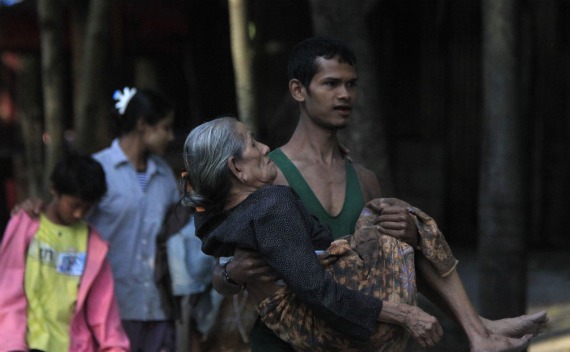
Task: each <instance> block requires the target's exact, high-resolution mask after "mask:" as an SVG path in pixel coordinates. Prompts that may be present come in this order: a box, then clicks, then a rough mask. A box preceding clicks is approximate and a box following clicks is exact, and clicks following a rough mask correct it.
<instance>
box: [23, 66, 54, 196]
mask: <svg viewBox="0 0 570 352" xmlns="http://www.w3.org/2000/svg"><path fill="white" fill-rule="evenodd" d="M21 60H22V61H21V62H22V70H21V71H20V72H18V80H17V82H18V87H17V89H18V91H17V96H18V100H17V101H18V120H19V121H20V127H21V131H22V140H23V142H24V156H25V165H26V170H27V172H26V175H27V180H26V181H27V182H26V184H27V186H28V189H27V190H28V192H27V196H26V197H32V198H38V197H44V196H47V194H46V193H47V189H46V188H44V184H43V176H44V173H45V172H44V169H43V160H44V150H43V144H42V132H43V130H44V128H43V123H42V97H41V94H42V92H41V88H40V87H41V82H40V62H39V58H38V57H37V56H35V55H22V56H21Z"/></svg>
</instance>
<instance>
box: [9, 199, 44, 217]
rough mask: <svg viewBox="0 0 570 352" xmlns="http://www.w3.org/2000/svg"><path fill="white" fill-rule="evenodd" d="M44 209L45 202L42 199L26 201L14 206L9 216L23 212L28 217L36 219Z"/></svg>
mask: <svg viewBox="0 0 570 352" xmlns="http://www.w3.org/2000/svg"><path fill="white" fill-rule="evenodd" d="M44 208H45V202H44V201H43V200H42V199H39V198H35V199H30V198H28V199H26V200H24V201H23V202H21V203H19V204H16V206H15V207H14V208H13V209H12V211H11V212H10V215H12V216H13V215H16V213H18V212H19V211H20V210H23V211H25V212H26V213H27V214H28V215H29V216H30V217H32V218H37V217H39V216H40V213H41V212H42V210H43V209H44Z"/></svg>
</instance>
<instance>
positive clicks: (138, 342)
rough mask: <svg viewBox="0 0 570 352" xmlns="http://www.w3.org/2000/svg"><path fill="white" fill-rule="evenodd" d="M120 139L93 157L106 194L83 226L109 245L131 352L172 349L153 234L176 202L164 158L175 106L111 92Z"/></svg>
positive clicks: (145, 95) (132, 92)
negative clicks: (101, 173) (156, 276)
mask: <svg viewBox="0 0 570 352" xmlns="http://www.w3.org/2000/svg"><path fill="white" fill-rule="evenodd" d="M114 99H115V101H116V104H115V116H114V117H115V120H116V125H117V131H118V137H117V139H115V140H114V141H113V142H112V144H111V146H109V147H108V148H106V149H104V150H102V151H100V152H98V153H96V154H95V155H94V158H95V159H96V160H97V161H99V162H100V163H101V164H102V165H103V168H104V170H105V174H106V177H107V183H108V185H107V188H108V191H107V194H106V195H105V196H104V198H103V199H102V200H101V202H99V204H98V205H97V206H96V207H95V208H94V209H93V211H92V213H90V214H89V216H88V220H89V221H90V222H91V223H92V224H93V225H94V226H95V227H96V228H97V229H98V230H99V231H100V232H101V235H102V236H103V237H104V238H105V239H106V240H107V241H108V242H109V245H110V248H109V254H108V259H109V262H110V264H111V267H112V269H113V275H114V278H115V288H116V293H117V298H118V301H119V308H120V311H121V319H122V321H123V326H124V328H125V330H126V332H127V334H128V336H129V339H130V340H131V348H132V350H133V351H138V350H139V349H140V350H141V351H159V350H166V351H171V350H174V324H173V321H172V317H171V313H170V312H168V311H167V309H166V307H165V306H164V302H165V299H164V297H161V295H160V294H159V289H158V287H157V285H156V283H155V281H154V258H155V251H156V236H157V235H158V233H159V231H160V228H161V225H162V223H163V220H164V217H165V215H166V213H167V210H168V208H170V207H171V206H172V205H173V204H175V203H176V202H177V200H178V199H179V193H178V191H177V186H176V179H175V177H174V173H173V171H172V168H171V167H170V166H169V165H168V164H167V163H166V161H164V159H162V158H161V155H163V154H164V153H165V151H166V149H167V146H168V144H169V143H170V142H172V140H173V139H174V134H173V132H172V124H173V122H174V106H173V104H172V103H171V102H170V100H168V99H167V98H165V97H164V96H162V95H160V94H158V93H156V92H153V91H149V90H143V89H139V90H137V89H135V88H124V89H123V90H122V91H117V92H115V95H114Z"/></svg>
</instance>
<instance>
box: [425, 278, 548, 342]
mask: <svg viewBox="0 0 570 352" xmlns="http://www.w3.org/2000/svg"><path fill="white" fill-rule="evenodd" d="M417 285H418V291H419V292H421V294H422V295H424V296H425V297H426V298H427V299H428V300H429V301H430V302H431V303H433V304H435V306H436V307H437V308H439V309H440V310H441V311H442V312H444V313H445V314H447V316H448V317H450V318H452V319H454V320H455V322H456V323H459V321H458V320H457V319H456V317H455V316H454V315H453V313H452V312H451V310H450V309H449V307H448V306H447V305H446V304H445V302H444V301H443V299H442V298H441V297H440V296H438V294H437V293H436V292H435V291H434V290H433V289H432V288H431V287H430V286H429V285H428V283H427V282H426V281H425V280H424V279H423V276H422V275H418V277H417ZM479 318H480V319H481V322H482V323H483V325H484V326H485V327H486V328H487V330H489V331H493V332H494V333H496V334H499V335H504V336H507V337H514V338H519V337H523V336H525V335H527V334H532V335H537V334H539V333H541V332H542V331H544V329H545V327H546V324H547V323H548V316H547V314H546V312H545V311H540V312H537V313H534V314H530V315H521V316H518V317H513V318H505V319H498V320H489V319H485V318H483V317H481V316H479Z"/></svg>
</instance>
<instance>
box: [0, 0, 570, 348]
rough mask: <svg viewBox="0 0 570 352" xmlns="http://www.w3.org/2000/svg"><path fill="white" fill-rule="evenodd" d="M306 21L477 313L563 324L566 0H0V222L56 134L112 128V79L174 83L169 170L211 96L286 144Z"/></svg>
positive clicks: (384, 164) (360, 146) (358, 127)
mask: <svg viewBox="0 0 570 352" xmlns="http://www.w3.org/2000/svg"><path fill="white" fill-rule="evenodd" d="M312 35H329V36H334V37H337V38H339V39H342V40H344V41H345V42H347V43H348V44H349V45H350V46H351V47H352V48H353V49H354V51H355V52H356V56H357V60H358V64H357V67H358V73H359V87H360V88H359V89H360V103H359V107H358V108H357V109H356V110H355V111H354V116H353V117H352V122H351V126H350V127H349V128H348V129H347V130H345V131H343V132H342V138H341V139H342V142H343V143H344V144H345V145H346V146H347V147H348V148H349V149H350V153H351V155H352V157H353V159H354V160H356V161H359V162H362V163H363V164H364V165H366V166H367V167H369V168H371V169H373V170H374V171H375V172H376V174H377V175H378V177H379V180H380V184H381V186H382V189H383V193H384V195H385V196H390V197H392V196H394V197H398V198H401V199H404V200H406V201H408V202H410V203H412V204H414V205H415V206H417V207H419V208H421V209H422V210H424V211H426V212H427V213H429V214H430V215H431V216H432V217H434V218H435V219H436V220H437V222H438V224H439V226H440V228H441V229H442V231H443V232H444V234H445V235H446V237H447V238H448V239H449V241H450V243H451V244H452V246H453V247H454V248H458V252H457V253H458V257H459V259H460V261H461V260H462V259H463V258H464V259H465V262H466V263H467V264H466V266H465V272H466V274H469V275H467V276H468V278H469V280H471V281H470V283H468V284H466V285H467V286H468V287H469V288H470V294H471V296H472V297H473V298H474V299H475V300H476V303H477V306H478V308H479V310H480V311H481V313H482V315H483V316H487V317H490V318H495V317H504V316H512V315H518V314H523V313H524V312H528V311H532V310H533V309H534V310H536V309H539V308H540V309H545V308H546V309H552V314H554V317H555V318H556V319H554V320H555V321H554V322H555V323H556V324H551V325H553V326H554V327H552V328H551V330H550V331H549V332H547V334H546V336H547V337H555V336H556V337H557V336H559V335H560V334H563V333H567V332H568V331H570V330H569V329H568V328H569V327H570V324H568V323H567V322H566V323H564V318H562V317H563V316H566V315H567V313H568V312H570V310H568V309H566V310H562V312H563V313H564V314H562V315H560V316H559V315H558V313H556V314H555V312H554V309H555V308H551V307H554V301H556V303H557V304H560V303H563V304H566V303H567V301H570V290H568V288H569V287H570V286H569V285H568V281H570V268H569V266H570V265H569V264H568V263H567V261H566V260H564V259H560V258H567V255H568V253H570V236H568V229H569V228H570V216H568V214H570V182H569V180H570V162H569V161H568V160H569V159H570V138H569V137H570V119H569V117H570V65H569V64H568V62H569V60H568V56H569V55H570V1H568V0H351V1H343V0H272V1H264V0H186V1H184V0H164V1H145V0H121V1H118V0H117V1H111V0H97V1H94V0H92V1H87V0H75V1H72V0H36V1H31V0H21V1H17V0H0V181H1V182H0V225H1V226H2V228H4V226H5V224H6V222H7V219H8V216H9V209H11V208H12V207H13V205H14V204H15V203H17V202H18V201H19V200H22V199H25V198H26V197H30V196H32V197H36V196H43V195H42V194H41V190H44V189H47V187H44V185H45V183H46V177H47V175H48V172H47V171H48V170H51V169H52V165H53V163H54V162H55V161H56V160H57V159H59V157H60V156H61V155H62V154H63V153H64V152H65V151H66V150H80V151H83V152H89V153H91V152H94V151H97V150H99V149H101V148H103V147H105V146H107V145H108V144H109V143H110V140H111V139H112V138H113V136H114V134H113V129H112V127H111V126H112V124H111V120H110V110H111V107H112V103H113V102H112V99H111V97H112V95H113V92H114V91H115V90H116V89H120V88H122V87H124V86H135V87H140V88H144V87H148V88H153V89H158V90H160V91H162V92H164V93H166V94H167V95H169V96H170V97H172V98H173V99H174V100H175V102H176V107H177V111H176V122H175V131H176V137H177V138H176V141H175V143H174V144H173V146H172V149H171V151H170V152H169V153H168V155H167V158H168V160H169V161H170V163H171V165H172V167H173V168H174V169H175V172H176V173H177V174H178V172H179V171H180V169H181V168H182V165H181V161H182V159H181V157H180V155H181V146H182V143H183V141H184V138H185V136H186V134H187V133H188V132H189V131H190V130H191V129H192V127H193V126H196V125H197V124H199V123H201V122H203V121H206V120H209V119H212V118H214V117H216V116H218V115H220V114H233V115H235V116H238V117H239V118H240V119H241V120H242V121H244V122H245V123H247V124H248V125H249V126H250V128H251V129H252V130H254V131H255V133H256V136H257V138H258V139H259V140H261V141H262V142H264V143H266V144H268V145H269V146H270V147H271V148H274V147H278V146H280V145H282V144H284V143H285V142H286V141H287V139H288V137H289V136H290V134H291V133H292V131H293V129H294V127H295V125H296V122H297V111H296V107H295V105H294V104H293V101H292V99H291V98H290V96H289V92H288V86H287V85H288V82H287V72H286V65H287V60H288V54H289V52H290V50H291V49H292V47H293V46H294V45H295V44H296V43H297V42H299V41H300V40H302V39H305V38H307V37H309V36H312ZM556 258H558V259H556ZM468 263H471V264H468ZM546 268H549V270H548V273H546V272H540V273H538V274H537V270H539V269H540V270H545V269H546ZM467 276H466V277H467ZM537 280H538V281H537ZM538 288H540V289H541V290H545V289H547V288H550V291H548V293H545V292H542V291H540V292H542V293H539V294H537V292H539V291H537V289H538ZM550 294H553V295H554V294H556V298H552V302H551V301H550V298H549V297H550V296H549V295H550ZM553 297H554V296H553ZM564 298H566V300H564ZM564 307H566V306H564ZM556 309H558V308H556ZM549 312H550V311H549ZM556 312H559V310H556ZM558 317H560V318H558ZM566 320H567V319H566ZM564 324H566V325H564ZM459 334H460V332H459ZM543 339H546V338H543ZM463 346H464V345H463ZM439 348H440V349H439V350H442V351H443V350H444V349H445V347H441V346H440V347H439ZM552 348H553V347H552ZM557 348H558V347H557ZM560 348H562V349H559V350H561V351H565V350H570V343H567V344H566V345H565V346H563V347H560ZM436 350H437V347H436ZM448 350H450V351H457V350H461V349H457V346H455V347H449V349H448ZM555 350H557V349H552V351H555ZM537 351H538V350H537Z"/></svg>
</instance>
